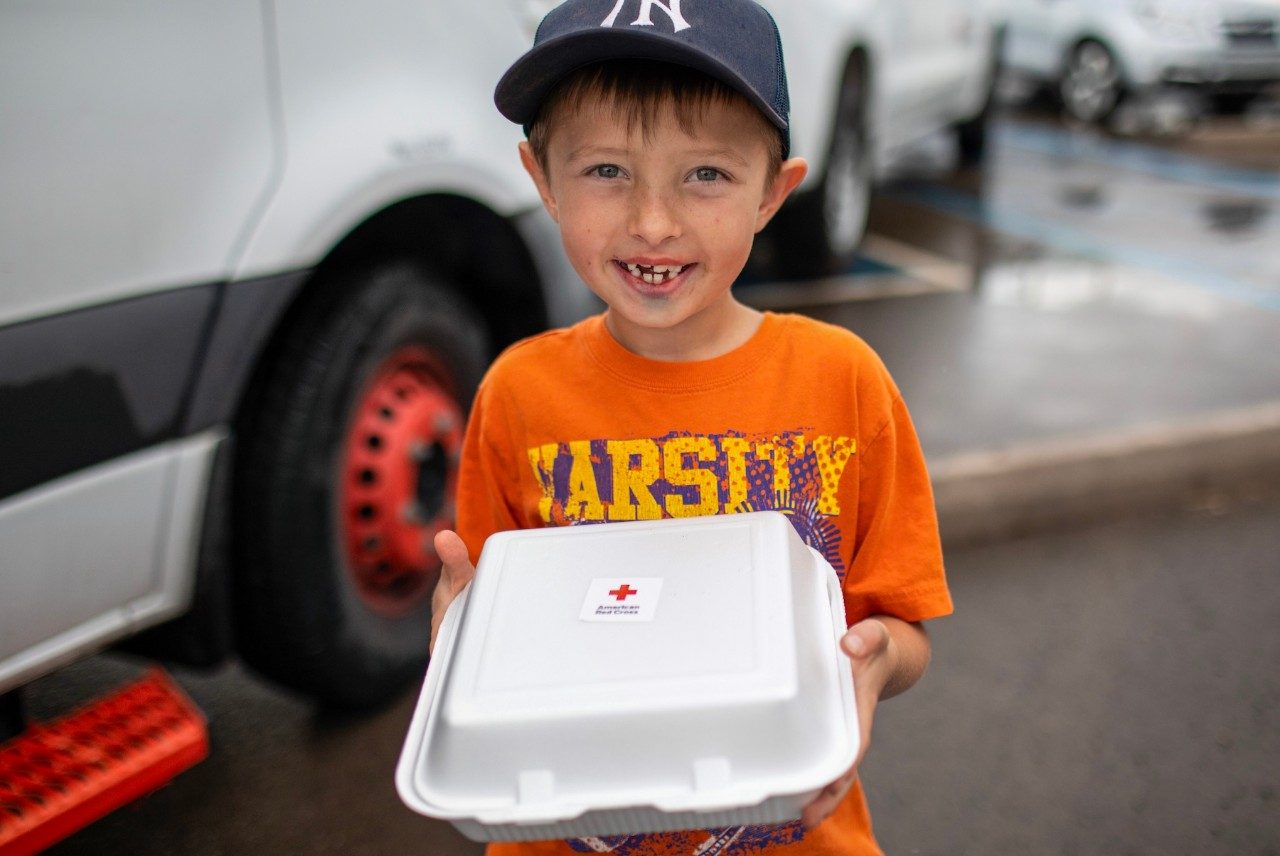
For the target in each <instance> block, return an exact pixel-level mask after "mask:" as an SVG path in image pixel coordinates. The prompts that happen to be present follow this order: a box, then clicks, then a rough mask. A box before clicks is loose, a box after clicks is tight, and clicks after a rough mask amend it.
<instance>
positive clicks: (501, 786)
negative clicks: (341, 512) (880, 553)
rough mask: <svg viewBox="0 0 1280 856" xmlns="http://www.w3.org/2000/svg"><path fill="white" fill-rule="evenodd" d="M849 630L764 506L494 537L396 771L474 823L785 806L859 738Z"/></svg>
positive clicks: (640, 819)
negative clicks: (845, 641) (843, 643)
mask: <svg viewBox="0 0 1280 856" xmlns="http://www.w3.org/2000/svg"><path fill="white" fill-rule="evenodd" d="M845 629H846V628H845V616H844V603H843V597H842V595H841V590H840V583H839V579H838V578H837V576H836V574H835V572H834V571H833V570H832V569H831V566H830V565H829V564H828V563H827V562H826V561H825V560H824V559H823V558H822V556H821V555H820V554H818V553H817V552H816V551H814V550H812V549H811V548H809V547H806V546H805V544H804V543H803V541H802V540H801V539H800V537H799V536H798V535H797V534H796V532H795V530H794V529H793V528H792V526H791V524H790V523H789V522H788V520H787V518H786V517H785V516H784V515H782V514H781V513H778V512H755V513H751V514H740V515H726V516H717V517H699V518H686V519H671V520H659V521H643V522H629V523H611V524H604V525H597V526H579V527H563V528H551V529H537V530H523V531H517V532H503V533H498V534H496V535H494V536H492V537H490V538H489V540H488V541H487V542H486V543H485V546H484V550H483V552H482V554H481V557H480V561H479V563H478V566H477V571H476V577H475V580H474V581H473V582H472V583H471V585H470V586H469V587H468V588H467V589H466V591H464V593H463V594H462V595H460V596H459V597H458V598H457V599H456V600H455V601H454V603H453V604H452V605H451V606H450V608H449V610H448V612H447V613H446V615H445V618H444V622H443V624H442V626H441V630H440V635H439V637H438V639H437V644H436V653H435V656H434V657H433V658H432V660H431V663H430V666H429V668H428V670H427V678H426V682H425V684H424V686H423V690H422V694H421V697H420V698H419V701H418V705H417V708H416V710H415V712H414V716H413V720H412V723H411V725H410V728H409V733H408V736H407V737H406V739H405V743H404V748H403V751H402V754H401V757H400V762H399V766H398V768H397V771H396V785H397V789H398V791H399V793H400V796H401V799H402V800H403V801H404V802H405V803H406V804H407V805H408V806H409V807H410V808H412V809H414V810H416V811H418V812H420V813H422V814H425V815H428V816H431V817H435V818H442V819H446V820H449V821H451V822H453V823H454V825H455V826H457V827H458V829H459V830H461V831H462V832H463V834H465V835H467V836H468V837H470V838H473V839H476V840H481V841H491V840H537V839H545V838H556V837H572V836H589V835H616V834H626V833H634V832H657V831H661V830H665V829H681V828H697V827H708V826H722V825H732V824H739V823H740V824H750V823H779V822H783V821H786V820H791V819H795V818H797V817H799V815H800V810H801V809H802V808H803V806H804V805H805V804H807V803H808V802H809V801H810V800H811V799H812V798H813V797H814V796H815V795H816V794H817V793H818V791H820V790H821V789H822V788H823V787H824V786H826V785H827V784H829V783H830V782H832V781H834V780H835V779H836V778H838V777H839V776H840V775H842V774H843V773H844V772H845V771H846V770H848V768H849V767H850V766H851V765H852V763H853V760H854V758H855V756H856V754H857V751H858V729H857V724H856V709H855V706H854V698H853V681H852V672H851V669H850V668H849V663H848V660H847V659H846V658H845V657H844V655H843V654H842V653H840V651H839V648H838V640H839V637H840V636H841V635H842V634H843V632H844V631H845Z"/></svg>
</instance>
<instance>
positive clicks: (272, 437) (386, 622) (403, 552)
mask: <svg viewBox="0 0 1280 856" xmlns="http://www.w3.org/2000/svg"><path fill="white" fill-rule="evenodd" d="M486 356H487V346H486V343H485V337H484V335H483V333H482V329H481V326H480V324H479V323H478V322H477V320H476V318H475V316H474V314H473V313H472V312H471V311H470V310H469V309H468V308H467V307H466V306H464V305H463V304H462V303H461V302H460V301H459V300H458V299H457V298H456V297H454V296H453V295H452V294H450V292H449V291H448V290H447V289H445V288H444V287H442V284H441V283H440V282H439V281H438V280H435V279H433V277H432V276H431V275H429V274H428V273H426V272H424V271H423V270H421V269H419V268H417V267H415V266H413V265H409V264H400V265H393V266H389V267H384V268H379V269H377V270H372V271H368V272H365V273H363V274H357V275H353V276H343V277H331V278H330V281H328V282H326V283H325V284H324V285H323V286H321V287H320V291H319V293H318V294H317V295H315V299H314V300H312V302H311V303H310V304H309V305H307V306H306V307H304V308H303V309H302V310H301V311H300V312H299V314H298V316H297V317H296V318H295V319H294V320H293V322H292V323H291V325H290V326H289V327H288V328H287V332H286V333H285V335H284V337H283V339H282V341H281V342H279V344H278V346H277V347H275V348H274V349H273V355H272V357H271V358H270V362H269V363H268V367H267V369H266V371H267V374H266V375H265V376H264V378H262V379H261V382H260V383H258V384H257V385H256V393H255V401H254V402H253V403H252V409H251V412H250V414H249V415H248V417H247V418H246V420H245V422H244V424H243V426H242V431H243V437H242V442H243V450H244V451H243V454H241V455H240V456H239V458H238V461H237V471H236V484H235V489H234V495H233V502H234V503H235V515H236V534H237V546H238V550H237V554H238V555H237V559H238V561H237V567H236V575H235V579H234V589H235V606H236V638H237V648H238V650H239V652H240V654H241V656H242V657H243V658H244V659H245V661H246V662H247V663H248V664H249V665H250V666H251V667H253V668H254V669H256V670H257V671H258V672H260V673H262V674H263V675H265V676H267V677H269V678H271V679H273V680H274V681H276V682H278V683H281V684H284V685H286V686H288V687H291V688H293V689H296V690H299V691H301V692H303V693H306V694H308V695H310V696H313V697H315V698H317V699H319V700H321V701H323V702H326V703H329V704H333V705H338V706H345V707H363V706H368V705H373V704H377V703H379V702H381V701H384V700H386V699H388V698H389V697H391V696H392V695H394V694H395V693H396V692H397V691H398V690H400V689H401V688H402V687H403V686H404V685H405V684H406V683H407V682H408V681H410V680H412V679H414V678H416V677H419V676H420V675H421V673H422V670H423V668H424V667H425V664H426V660H427V643H428V639H429V637H430V628H431V592H432V589H433V588H434V586H435V582H436V579H437V578H438V576H439V570H440V561H439V559H438V558H437V557H436V555H435V553H434V550H433V547H432V538H433V536H434V534H435V533H436V532H437V531H439V530H440V529H442V528H446V527H450V526H452V525H453V519H454V516H453V515H454V500H453V496H454V488H455V483H456V474H457V462H458V458H459V454H460V451H461V445H462V433H463V420H464V415H463V414H464V407H465V405H466V403H469V402H470V399H471V395H472V393H473V392H474V390H475V387H476V384H477V383H478V382H479V378H480V375H481V373H482V372H483V370H484V367H485V363H486Z"/></svg>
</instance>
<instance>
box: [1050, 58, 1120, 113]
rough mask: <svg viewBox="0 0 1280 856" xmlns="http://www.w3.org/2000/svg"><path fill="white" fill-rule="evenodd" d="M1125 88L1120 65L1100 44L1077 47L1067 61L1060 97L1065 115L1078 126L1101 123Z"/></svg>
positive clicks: (1114, 106) (1113, 107)
mask: <svg viewBox="0 0 1280 856" xmlns="http://www.w3.org/2000/svg"><path fill="white" fill-rule="evenodd" d="M1123 91H1124V86H1123V80H1122V76H1121V73H1120V63H1119V62H1118V61H1117V60H1116V58H1115V55H1114V54H1112V53H1111V51H1110V50H1108V49H1107V47H1106V46H1105V45H1103V44H1102V43H1100V42H1094V41H1086V42H1081V43H1080V44H1078V45H1076V47H1075V49H1074V50H1072V51H1071V55H1070V56H1069V57H1067V63H1066V67H1065V68H1064V69H1063V73H1062V81H1061V85H1060V87H1059V94H1060V95H1061V96H1062V106H1063V108H1064V109H1065V110H1066V112H1067V114H1068V115H1069V116H1071V117H1072V118H1074V119H1078V120H1080V121H1081V122H1101V121H1102V120H1103V119H1106V118H1107V116H1109V115H1111V111H1113V110H1114V109H1115V108H1116V105H1117V104H1119V103H1120V97H1121V95H1122V94H1123Z"/></svg>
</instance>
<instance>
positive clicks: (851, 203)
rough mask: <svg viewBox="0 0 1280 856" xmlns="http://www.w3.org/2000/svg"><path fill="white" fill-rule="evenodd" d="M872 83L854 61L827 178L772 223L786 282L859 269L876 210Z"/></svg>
mask: <svg viewBox="0 0 1280 856" xmlns="http://www.w3.org/2000/svg"><path fill="white" fill-rule="evenodd" d="M866 82H867V76H866V73H865V71H864V67H863V64H862V63H861V62H860V61H859V60H857V59H854V60H851V61H850V62H849V65H848V67H847V68H846V70H845V75H844V78H843V82H842V84H841V87H840V100H839V103H838V104H837V107H836V112H835V116H836V119H835V124H834V127H833V129H832V135H831V143H830V146H829V148H828V153H827V163H826V168H825V169H824V170H823V174H822V178H821V180H820V181H819V182H818V185H817V187H815V188H814V189H812V190H809V191H806V192H805V193H803V194H801V195H799V196H797V197H796V198H795V199H794V200H792V201H791V202H790V203H788V204H787V205H784V206H783V207H782V208H781V209H780V210H779V211H778V213H777V215H776V216H775V217H774V222H773V224H771V227H772V231H773V236H772V238H773V241H774V245H775V247H776V249H775V257H774V266H775V268H776V270H777V273H778V275H780V276H782V277H784V278H797V279H799V278H807V277H814V276H822V275H825V274H829V273H833V272H837V271H842V270H846V269H847V268H848V267H849V266H851V265H852V264H853V261H854V258H855V256H856V254H857V250H858V245H859V244H860V243H861V242H862V237H863V234H864V233H865V232H866V229H867V213H868V209H869V208H870V205H871V152H870V147H869V145H868V139H869V135H868V133H867V130H868V129H867V122H866V115H867V111H866V102H867V88H866Z"/></svg>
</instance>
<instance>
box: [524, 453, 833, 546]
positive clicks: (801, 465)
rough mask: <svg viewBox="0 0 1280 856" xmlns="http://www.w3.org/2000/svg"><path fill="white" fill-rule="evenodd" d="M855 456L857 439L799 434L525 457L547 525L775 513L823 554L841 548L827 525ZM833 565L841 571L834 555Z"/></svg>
mask: <svg viewBox="0 0 1280 856" xmlns="http://www.w3.org/2000/svg"><path fill="white" fill-rule="evenodd" d="M856 451H857V443H856V441H855V440H854V439H853V438H852V437H844V436H832V435H828V434H818V435H813V436H807V435H806V434H805V433H804V432H803V431H799V430H797V431H789V432H783V433H780V434H773V435H766V436H756V437H747V436H744V435H741V434H736V433H726V434H711V435H699V434H686V433H673V434H670V435H667V436H665V437H658V438H653V439H649V438H640V439H626V440H610V439H593V440H570V441H567V442H563V443H546V444H542V445H539V446H534V447H532V448H530V449H529V450H528V456H529V464H530V466H531V467H532V471H533V476H534V478H535V480H536V483H537V484H538V486H539V488H540V491H541V495H540V497H539V501H538V514H539V515H540V516H541V517H542V520H543V521H544V522H546V523H548V524H552V525H567V524H575V523H594V522H601V521H617V520H657V519H659V518H662V517H696V516H706V515H711V514H733V513H736V512H740V511H751V510H764V509H778V510H780V511H783V512H784V513H787V514H789V515H790V516H791V519H792V522H793V524H795V525H796V527H797V529H798V530H800V532H801V534H802V535H803V536H804V537H805V538H806V540H807V541H809V542H810V543H811V544H813V545H814V546H815V547H817V548H818V549H820V550H821V551H822V552H823V553H824V555H827V554H828V553H829V552H830V553H834V552H835V551H836V550H837V548H838V544H839V542H840V533H839V530H838V529H836V527H835V524H834V523H833V522H832V520H831V518H835V517H837V516H838V515H839V514H840V493H839V489H840V484H841V480H842V479H843V478H844V474H845V472H846V470H847V468H848V465H849V462H850V460H851V459H852V458H853V456H854V454H855V453H856ZM827 558H828V560H829V561H831V562H832V564H833V565H836V568H837V570H840V569H841V568H840V563H839V558H838V556H836V555H827Z"/></svg>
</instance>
